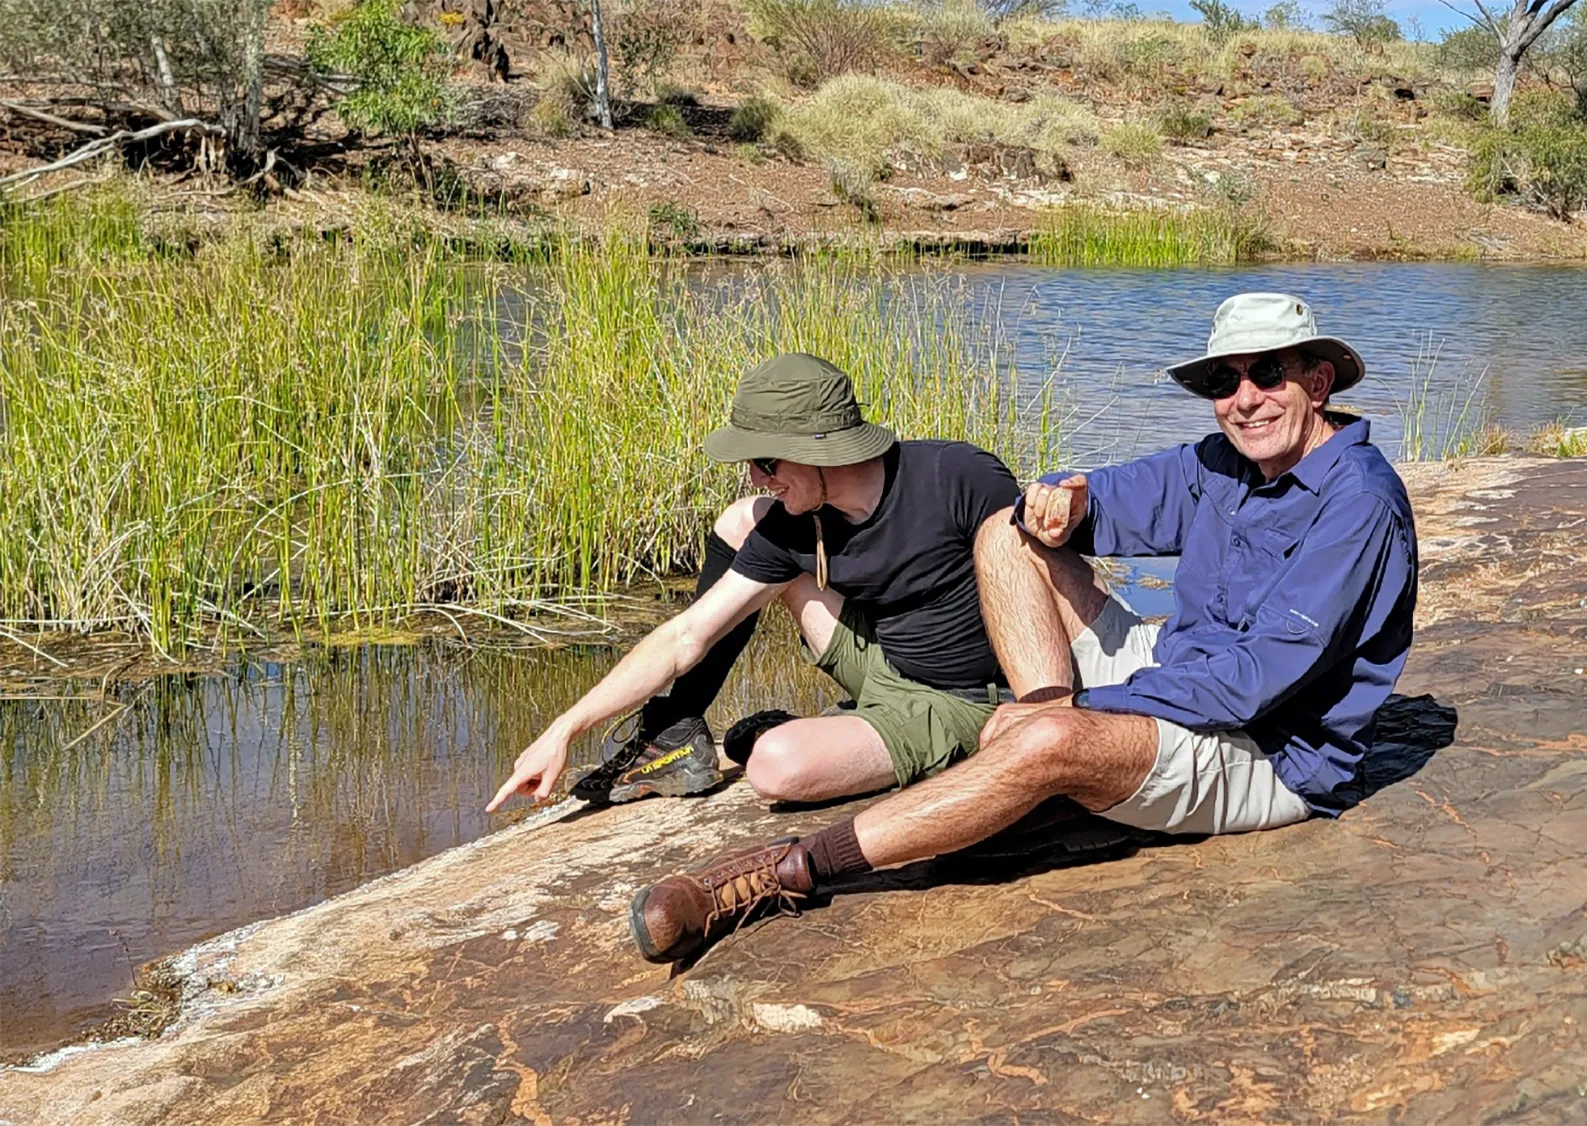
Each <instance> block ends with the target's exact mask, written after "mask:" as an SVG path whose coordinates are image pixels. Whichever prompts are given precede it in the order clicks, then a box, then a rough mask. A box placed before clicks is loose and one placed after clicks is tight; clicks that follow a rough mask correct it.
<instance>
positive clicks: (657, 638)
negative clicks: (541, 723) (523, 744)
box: [552, 618, 694, 741]
mask: <svg viewBox="0 0 1587 1126" xmlns="http://www.w3.org/2000/svg"><path fill="white" fill-rule="evenodd" d="M678 623H679V620H678V619H677V618H674V619H673V620H672V621H670V622H666V623H665V624H663V625H661V626H659V627H658V628H657V629H656V630H654V631H653V632H652V633H650V634H648V635H647V636H646V637H645V638H644V639H643V640H641V641H640V642H639V644H638V645H636V646H634V648H633V649H632V650H630V651H629V653H628V655H627V656H625V657H624V658H623V659H622V660H620V661H618V662H617V665H616V667H614V668H613V669H612V671H611V672H609V673H607V674H606V675H605V676H603V677H602V678H601V680H600V683H598V684H597V685H596V686H595V687H594V688H591V689H590V690H589V691H588V692H586V693H585V694H584V695H583V697H581V698H580V700H579V702H578V703H576V704H574V705H573V706H572V707H571V708H569V709H568V710H567V711H565V712H563V713H562V714H561V715H560V716H558V717H557V718H556V720H555V721H554V722H553V724H552V726H553V727H561V728H562V731H563V734H564V735H565V737H566V738H567V739H568V740H570V741H571V740H573V739H577V738H578V737H579V736H580V735H582V734H584V733H585V732H586V731H589V730H590V729H591V728H595V727H599V726H600V725H601V724H603V723H605V722H606V721H607V720H609V719H611V718H612V717H613V716H617V715H621V714H623V713H624V712H629V711H632V710H633V709H635V708H637V707H639V705H641V704H643V703H644V702H645V701H646V700H648V699H650V698H651V697H652V696H654V695H656V694H657V693H658V692H660V691H661V690H662V689H663V688H665V687H666V686H667V685H669V684H671V683H672V682H673V681H674V680H676V679H677V678H678V677H679V676H680V675H681V674H682V673H684V672H686V671H688V669H689V667H690V666H691V665H692V664H693V663H694V662H693V661H692V660H688V659H684V658H687V656H688V654H685V653H683V652H682V651H681V650H682V649H683V648H684V639H683V634H684V631H683V630H682V629H681V628H680V627H679V624H678Z"/></svg>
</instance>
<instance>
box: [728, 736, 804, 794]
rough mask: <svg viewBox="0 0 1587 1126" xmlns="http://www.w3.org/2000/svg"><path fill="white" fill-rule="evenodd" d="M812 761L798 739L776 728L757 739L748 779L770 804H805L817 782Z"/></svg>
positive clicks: (746, 771) (751, 756) (747, 767)
mask: <svg viewBox="0 0 1587 1126" xmlns="http://www.w3.org/2000/svg"><path fill="white" fill-rule="evenodd" d="M808 758H809V756H808V755H805V754H803V753H801V749H800V747H799V746H798V744H797V743H796V741H795V740H793V739H791V738H789V737H788V736H787V735H786V734H785V733H781V732H779V731H777V730H776V729H773V730H771V731H768V732H766V733H765V734H764V735H762V736H761V737H760V738H759V739H757V740H755V747H754V750H752V751H751V752H750V756H749V762H748V763H747V764H746V765H745V767H744V776H745V777H746V778H748V779H749V784H750V785H751V786H753V787H754V788H755V792H756V793H757V794H759V795H760V796H761V797H763V798H766V799H767V800H768V801H803V800H805V799H806V798H807V797H808V795H809V794H810V792H811V783H812V781H813V779H812V778H811V777H810V771H809V768H808Z"/></svg>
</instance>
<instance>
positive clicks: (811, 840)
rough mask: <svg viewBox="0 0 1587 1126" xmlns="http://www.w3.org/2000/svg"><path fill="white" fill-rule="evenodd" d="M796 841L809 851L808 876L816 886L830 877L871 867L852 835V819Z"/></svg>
mask: <svg viewBox="0 0 1587 1126" xmlns="http://www.w3.org/2000/svg"><path fill="white" fill-rule="evenodd" d="M800 843H801V844H803V845H804V846H805V850H806V851H807V852H808V853H809V854H810V875H811V876H812V877H813V878H814V879H815V882H816V884H817V885H819V884H822V883H824V882H826V881H827V880H830V879H832V877H834V876H847V875H851V874H855V873H859V872H869V871H870V870H871V862H870V861H869V860H867V859H865V854H864V853H863V852H861V851H860V842H859V838H857V837H856V836H855V835H854V819H853V818H850V819H849V820H847V821H840V822H838V823H837V824H836V825H833V826H831V827H830V828H826V829H822V830H821V831H820V832H819V833H813V834H811V835H810V836H808V837H803V838H801V840H800Z"/></svg>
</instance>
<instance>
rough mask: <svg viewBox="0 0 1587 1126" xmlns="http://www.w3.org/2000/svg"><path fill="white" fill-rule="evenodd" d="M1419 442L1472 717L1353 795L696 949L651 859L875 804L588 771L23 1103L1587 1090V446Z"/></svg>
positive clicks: (290, 1107) (833, 1113) (384, 883)
mask: <svg viewBox="0 0 1587 1126" xmlns="http://www.w3.org/2000/svg"><path fill="white" fill-rule="evenodd" d="M1406 476H1407V479H1408V481H1409V483H1410V484H1411V486H1412V492H1413V496H1414V497H1415V500H1416V503H1417V511H1418V518H1419V521H1420V532H1421V539H1422V545H1423V559H1424V572H1423V573H1424V576H1425V581H1424V598H1423V606H1422V609H1421V613H1420V629H1419V632H1418V637H1417V643H1416V647H1415V649H1414V650H1413V652H1412V656H1411V660H1410V664H1409V667H1408V669H1407V672H1406V675H1405V677H1404V679H1403V680H1402V683H1401V689H1402V691H1405V692H1408V693H1428V694H1431V695H1433V696H1434V697H1436V699H1437V700H1438V701H1439V703H1441V704H1443V705H1448V706H1452V707H1453V708H1455V709H1456V710H1457V712H1458V727H1457V729H1456V730H1455V732H1454V736H1453V742H1452V743H1451V744H1450V745H1449V746H1447V747H1445V748H1444V749H1442V750H1439V751H1437V752H1436V753H1434V754H1432V755H1431V757H1430V758H1429V757H1428V756H1427V754H1426V753H1425V752H1424V753H1423V754H1422V755H1421V757H1420V759H1416V760H1415V761H1412V762H1411V763H1410V764H1409V767H1408V768H1407V769H1404V770H1399V771H1398V772H1397V774H1396V777H1400V776H1403V775H1405V774H1406V773H1407V772H1408V770H1409V769H1411V768H1414V767H1415V766H1416V765H1417V764H1418V763H1420V762H1421V760H1422V759H1425V760H1426V761H1425V763H1422V764H1421V765H1420V769H1419V770H1416V772H1415V773H1411V774H1409V776H1408V777H1400V780H1397V781H1392V784H1388V785H1385V786H1384V788H1382V789H1381V790H1380V791H1379V792H1377V793H1375V794H1373V795H1372V796H1371V797H1369V798H1368V799H1367V800H1366V801H1365V802H1364V803H1363V804H1361V805H1360V806H1359V807H1357V808H1356V809H1354V810H1352V811H1351V812H1350V813H1348V814H1347V815H1346V816H1345V817H1343V818H1342V819H1340V820H1339V821H1312V822H1309V823H1307V824H1304V825H1299V826H1294V827H1292V828H1288V829H1283V830H1279V831H1277V832H1272V833H1264V834H1252V835H1249V836H1241V837H1229V838H1222V839H1211V840H1204V841H1200V842H1189V843H1172V844H1158V843H1138V844H1131V845H1125V846H1123V847H1117V848H1113V849H1110V850H1103V851H1100V852H1089V853H1088V852H1085V851H1084V848H1085V842H1084V841H1080V842H1079V843H1078V844H1075V843H1074V841H1073V840H1071V841H1070V843H1071V844H1074V848H1072V849H1067V848H1057V849H1054V850H1051V851H1049V853H1048V854H1046V855H1044V856H1038V857H1034V858H1025V859H1024V860H1016V859H1010V858H993V859H985V860H982V861H979V862H963V861H961V862H958V863H954V864H943V863H938V864H934V865H924V866H921V867H919V868H917V869H916V870H915V871H913V872H912V873H909V874H906V876H905V877H901V878H893V879H891V880H889V881H881V880H878V881H874V882H873V885H872V890H867V891H861V892H857V893H855V894H849V895H842V896H838V897H836V898H834V899H833V900H832V902H831V903H830V905H826V906H822V907H819V908H817V909H813V910H810V911H807V912H806V913H805V914H804V915H803V916H802V917H800V918H797V919H776V920H773V921H770V922H768V923H765V924H763V925H760V926H757V927H754V928H750V929H747V930H745V931H743V932H740V933H739V934H737V935H735V936H733V937H732V938H730V939H729V940H727V941H725V942H723V943H722V944H720V945H719V946H718V947H717V948H716V949H714V950H713V951H711V952H710V953H709V954H707V955H706V957H705V958H703V959H702V960H701V961H700V962H698V963H697V964H695V965H693V966H691V967H688V968H687V969H685V970H684V971H682V972H680V973H677V974H675V975H669V973H668V972H667V971H666V970H665V969H662V968H659V967H656V966H651V965H649V964H647V963H645V962H643V961H641V960H640V959H639V958H638V956H637V955H636V954H635V953H634V952H633V949H632V947H631V945H630V941H629V937H628V923H627V907H628V901H629V898H630V896H631V895H632V894H633V892H634V891H635V890H636V889H637V888H639V887H640V886H642V885H644V884H647V883H649V882H651V881H652V880H654V879H656V878H657V877H659V876H660V875H662V874H664V873H666V872H668V871H670V870H672V869H674V868H676V867H678V866H681V865H684V864H686V863H688V862H690V861H691V860H693V859H695V858H698V857H701V856H703V855H705V854H707V853H709V852H711V851H713V850H716V849H719V848H722V847H724V846H730V845H733V844H736V843H739V842H745V841H750V840H754V839H758V838H763V837H766V836H770V835H775V834H778V833H784V832H788V831H801V830H808V829H809V828H811V827H814V826H815V825H818V824H822V823H825V822H826V821H830V820H832V819H834V818H835V817H837V816H839V815H840V812H839V811H835V810H834V811H824V812H821V813H817V814H810V813H798V814H786V813H771V812H768V811H766V810H765V809H763V808H761V807H760V806H759V805H758V804H757V802H756V801H755V800H754V797H753V795H752V793H751V792H750V790H749V789H748V787H747V786H744V785H742V784H738V785H732V786H729V787H727V788H726V789H724V790H722V791H721V792H719V793H717V794H715V795H713V796H711V797H709V798H706V799H702V800H693V801H682V800H678V801H649V802H643V803H639V804H637V805H632V806H625V807H618V808H614V809H609V810H603V811H598V812H583V811H575V810H574V809H573V807H572V806H571V805H570V806H568V807H567V808H565V809H561V810H555V811H552V814H551V815H550V816H552V817H554V816H558V815H560V816H561V819H560V820H556V821H554V822H553V821H551V820H550V819H549V818H548V817H547V816H546V815H542V816H541V817H540V818H539V819H537V820H536V821H534V822H525V823H523V824H520V825H517V826H514V827H513V828H510V829H507V830H505V831H503V832H500V833H497V834H495V835H493V836H491V837H489V838H486V839H485V840H482V841H480V842H478V843H476V844H475V845H472V846H469V847H466V848H461V849H456V850H453V851H451V852H448V853H445V854H442V855H440V856H437V857H434V858H432V859H431V860H428V861H426V862H425V863H423V864H420V865H418V866H416V867H414V868H412V869H408V870H406V871H403V872H400V873H397V874H395V875H393V876H390V877H387V878H385V879H382V880H379V881H376V882H375V883H372V884H369V885H367V886H365V887H363V888H361V889H359V890H357V891H355V892H352V893H351V894H348V895H344V896H341V897H339V898H337V899H334V900H331V901H329V902H326V903H322V904H320V905H318V906H316V907H313V908H311V909H308V910H305V911H302V912H299V913H297V914H295V915H291V916H288V917H285V918H281V919H276V920H272V921H270V922H266V923H263V924H259V925H256V926H253V927H249V928H245V929H244V930H241V931H238V932H234V933H233V934H230V935H227V936H225V937H223V938H221V939H217V940H215V941H213V942H210V943H206V944H204V945H203V946H200V947H198V948H195V949H194V950H192V951H189V952H188V953H186V954H184V955H183V956H181V957H180V958H179V959H178V965H179V967H180V969H181V970H182V971H183V972H184V973H185V974H186V975H187V985H188V1000H187V1003H186V1007H185V1010H184V1016H183V1018H182V1019H181V1021H180V1022H179V1023H178V1024H177V1025H175V1026H174V1027H173V1028H171V1029H170V1030H169V1031H168V1032H167V1033H166V1034H165V1036H163V1037H162V1038H161V1039H159V1040H155V1041H144V1042H129V1043H123V1044H119V1045H113V1046H108V1047H102V1048H97V1049H94V1050H91V1051H84V1052H82V1053H80V1054H76V1055H72V1056H70V1057H68V1058H65V1059H62V1060H58V1061H57V1062H55V1063H54V1064H53V1066H49V1067H47V1068H44V1069H39V1070H34V1071H24V1070H11V1071H7V1072H4V1073H0V1119H8V1120H10V1121H12V1122H15V1123H19V1124H21V1123H28V1124H32V1123H40V1124H45V1123H67V1122H70V1123H74V1124H78V1126H87V1124H92V1123H115V1124H118V1126H132V1124H140V1123H155V1122H180V1123H194V1122H205V1123H211V1124H222V1123H233V1122H260V1121H270V1122H296V1123H320V1122H325V1123H331V1122H338V1123H340V1122H357V1123H373V1122H438V1123H439V1122H446V1123H451V1122H465V1123H471V1122H478V1123H495V1122H512V1121H518V1120H523V1121H528V1122H532V1123H537V1124H542V1123H552V1122H556V1123H561V1122H573V1121H577V1122H580V1123H585V1124H588V1123H595V1122H602V1123H604V1122H612V1123H626V1122H635V1123H645V1122H708V1121H709V1122H765V1121H772V1120H775V1121H780V1122H791V1123H825V1122H854V1121H869V1122H875V1121H893V1122H899V1121H922V1122H925V1121H930V1122H937V1121H945V1120H946V1121H999V1122H1001V1121H1016V1120H1017V1121H1041V1122H1070V1121H1074V1122H1092V1121H1107V1122H1163V1121H1167V1120H1174V1121H1184V1122H1192V1121H1198V1120H1208V1121H1212V1122H1218V1123H1235V1122H1245V1121H1249V1122H1268V1121H1275V1120H1301V1121H1320V1120H1338V1121H1347V1122H1353V1121H1390V1122H1397V1121H1401V1120H1407V1121H1416V1122H1430V1121H1486V1120H1506V1121H1518V1122H1581V1121H1583V1120H1587V1042H1584V1039H1583V1033H1582V1026H1583V1023H1584V1022H1587V676H1584V675H1582V674H1581V672H1580V671H1579V670H1581V669H1582V668H1583V667H1587V574H1584V572H1583V567H1582V557H1583V554H1584V551H1587V461H1573V462H1553V461H1549V462H1544V461H1529V460H1521V459H1502V460H1491V461H1480V462H1467V463H1464V464H1460V465H1456V466H1411V467H1408V468H1407V471H1406ZM1410 726H1411V727H1412V728H1414V727H1415V726H1416V723H1415V722H1412V723H1411V724H1410ZM1413 734H1414V732H1413ZM1439 741H1447V735H1446V737H1445V739H1443V740H1439ZM1388 781H1391V780H1390V779H1388V778H1381V779H1379V782H1380V783H1382V782H1388ZM1076 850H1079V851H1076Z"/></svg>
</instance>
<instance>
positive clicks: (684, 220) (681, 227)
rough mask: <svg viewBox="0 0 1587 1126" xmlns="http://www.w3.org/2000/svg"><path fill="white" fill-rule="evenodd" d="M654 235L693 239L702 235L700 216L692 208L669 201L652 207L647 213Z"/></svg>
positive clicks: (654, 204) (663, 201)
mask: <svg viewBox="0 0 1587 1126" xmlns="http://www.w3.org/2000/svg"><path fill="white" fill-rule="evenodd" d="M645 215H646V218H647V219H649V221H650V230H651V233H652V234H659V235H661V236H663V237H667V238H673V239H691V238H694V237H695V236H696V235H698V234H699V233H700V216H699V215H698V214H697V213H696V212H695V211H693V210H691V209H690V208H687V207H684V206H682V205H681V204H677V203H673V202H672V201H671V200H670V199H669V200H662V201H661V202H659V203H653V204H651V205H650V208H649V210H648V211H647V212H646V213H645Z"/></svg>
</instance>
